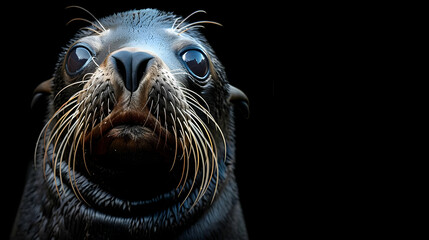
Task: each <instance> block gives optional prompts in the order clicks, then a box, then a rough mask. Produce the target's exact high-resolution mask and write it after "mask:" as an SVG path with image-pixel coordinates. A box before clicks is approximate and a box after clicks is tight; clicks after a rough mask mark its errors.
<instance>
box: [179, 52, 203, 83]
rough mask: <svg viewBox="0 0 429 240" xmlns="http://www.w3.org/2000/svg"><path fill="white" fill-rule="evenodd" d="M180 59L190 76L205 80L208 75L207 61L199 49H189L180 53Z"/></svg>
mask: <svg viewBox="0 0 429 240" xmlns="http://www.w3.org/2000/svg"><path fill="white" fill-rule="evenodd" d="M182 60H183V62H184V63H185V66H186V68H187V69H188V71H189V72H190V73H191V75H192V76H194V77H196V78H197V79H199V80H205V79H206V78H207V77H208V75H209V62H208V59H207V57H206V55H205V54H204V53H203V52H201V51H200V50H196V49H191V50H187V51H185V52H184V53H182Z"/></svg>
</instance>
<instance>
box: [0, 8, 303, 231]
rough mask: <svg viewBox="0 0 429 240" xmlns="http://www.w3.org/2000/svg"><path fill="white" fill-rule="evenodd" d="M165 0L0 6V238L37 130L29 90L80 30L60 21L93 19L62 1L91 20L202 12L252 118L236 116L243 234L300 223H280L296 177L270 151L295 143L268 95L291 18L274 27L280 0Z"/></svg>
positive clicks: (288, 213)
mask: <svg viewBox="0 0 429 240" xmlns="http://www.w3.org/2000/svg"><path fill="white" fill-rule="evenodd" d="M167 2H168V3H162V1H157V2H154V1H152V2H150V1H124V0H122V1H117V2H115V1H99V2H97V1H91V2H90V1H67V2H60V1H50V2H49V3H48V4H46V3H42V2H39V1H37V2H36V1H35V2H31V3H22V5H21V4H20V3H13V4H11V5H8V7H6V6H4V9H3V15H4V16H3V17H2V22H3V25H2V28H3V29H2V30H1V31H2V35H1V38H2V46H1V47H2V58H3V60H6V62H7V63H6V65H5V64H4V63H2V65H3V67H2V68H3V71H4V72H7V73H9V74H7V75H3V76H2V79H3V80H2V89H3V93H2V99H1V102H2V109H1V112H2V113H1V118H2V127H3V130H2V134H1V136H2V139H4V140H6V141H2V143H1V144H2V145H1V148H2V153H3V154H2V157H1V161H2V164H1V169H2V173H4V174H7V177H5V176H2V183H1V194H2V201H4V202H5V203H3V202H2V204H1V208H3V210H2V217H1V219H2V224H1V225H2V232H1V234H2V236H1V237H0V238H1V239H7V236H8V234H9V232H10V228H11V226H12V223H13V219H14V216H15V212H16V209H17V207H18V204H19V201H20V197H21V194H22V190H23V186H24V181H25V175H26V169H27V165H28V164H29V163H30V162H32V160H33V151H34V145H35V141H36V137H37V134H38V133H39V131H40V129H39V127H40V124H39V123H40V118H39V115H38V114H37V113H36V114H35V113H34V112H32V111H31V109H30V102H31V99H32V91H33V90H34V88H35V87H36V86H37V85H38V84H39V83H40V82H42V81H44V80H47V79H49V78H50V77H51V76H52V74H53V70H54V67H55V64H56V62H57V56H58V54H59V53H60V52H61V48H62V47H64V46H65V45H66V43H67V42H68V40H69V39H70V37H71V36H72V35H73V34H74V33H75V31H76V30H77V29H78V28H80V27H82V26H83V25H82V24H81V23H78V22H75V23H72V24H70V25H68V26H66V23H67V22H68V21H69V20H71V19H73V18H75V17H82V18H86V19H89V20H92V19H91V17H90V16H89V15H88V14H86V13H85V12H83V11H80V10H77V9H65V7H66V6H70V5H79V6H82V7H84V8H86V9H88V10H89V11H90V12H91V13H93V14H94V15H95V16H96V17H98V18H101V17H103V16H107V15H110V14H112V13H115V12H120V11H127V10H130V9H142V8H158V9H160V10H165V11H172V12H174V13H176V14H178V15H182V16H187V15H188V14H190V13H192V12H194V11H195V10H199V9H202V10H205V11H207V13H208V14H207V15H204V14H201V15H199V16H198V15H197V16H195V19H197V20H212V21H216V22H219V23H221V24H222V25H223V27H218V26H215V25H207V26H206V28H205V29H203V30H202V32H203V34H204V35H206V37H207V39H208V41H209V42H210V43H211V45H212V47H213V49H214V50H215V52H216V54H217V56H218V58H219V59H220V61H221V62H222V63H223V65H224V66H225V68H226V72H227V76H228V79H229V81H230V83H231V84H232V85H234V86H236V87H238V88H239V89H241V90H242V91H243V92H245V93H246V94H247V96H248V97H249V99H250V118H249V119H247V120H246V119H244V118H243V117H242V116H241V115H240V114H236V135H237V137H236V139H237V146H236V147H237V150H236V159H237V164H236V175H237V181H238V184H239V188H240V198H241V203H242V207H243V212H244V215H245V219H246V224H247V229H248V232H249V236H250V238H252V239H258V238H260V236H261V234H263V235H271V236H276V235H275V232H277V231H279V230H280V232H284V233H286V232H288V231H295V230H293V228H294V227H293V225H296V224H297V223H296V221H298V222H299V221H301V220H300V219H297V220H296V221H295V220H293V221H292V222H293V223H292V227H291V224H290V221H288V223H287V222H286V220H285V219H286V218H289V219H290V216H291V215H292V216H295V217H296V216H297V214H296V212H297V210H296V207H294V206H290V204H289V203H290V200H289V199H291V198H292V199H293V198H294V196H293V195H296V193H297V191H296V189H295V188H296V187H294V184H296V183H297V181H298V180H292V178H291V177H289V175H290V173H291V172H293V169H292V170H291V169H286V168H284V167H283V166H284V165H283V163H284V162H286V161H288V158H287V157H285V156H286V155H284V154H283V155H280V156H279V155H276V157H275V152H277V151H276V149H277V148H278V147H279V146H280V145H282V147H281V151H283V152H284V151H288V150H289V149H290V151H296V149H293V148H294V146H291V145H289V146H287V145H285V144H282V143H283V141H284V140H283V139H284V134H285V132H286V134H287V132H288V131H289V133H290V132H291V131H295V130H293V129H292V130H290V128H289V129H288V128H287V119H288V118H289V117H290V116H289V115H288V114H287V112H288V111H291V109H287V108H286V107H284V106H283V107H282V106H280V108H279V107H275V106H277V104H278V103H276V102H275V94H276V95H278V94H279V92H283V91H279V90H278V89H275V88H279V87H280V86H278V85H277V82H276V85H274V81H275V78H274V73H276V71H279V70H278V69H280V72H285V71H287V70H288V68H289V67H287V66H285V65H282V67H281V68H276V65H277V64H280V63H283V58H282V57H284V52H283V48H284V49H286V47H287V44H286V42H287V39H288V38H289V37H290V35H288V34H287V33H288V32H289V30H288V29H287V26H288V25H289V24H285V25H283V24H280V25H279V24H278V23H279V22H280V23H283V22H286V21H287V20H285V19H283V18H285V17H286V16H285V15H282V14H274V12H273V9H276V8H277V7H279V6H276V5H271V4H270V3H268V2H266V3H265V4H262V3H261V2H259V3H251V2H246V4H234V3H233V2H232V1H230V2H216V1H204V2H202V1H201V2H199V3H193V2H189V1H167ZM9 11H10V13H9ZM274 16H276V17H274ZM278 26H281V28H278ZM289 26H290V25H289ZM269 28H276V31H275V32H274V33H273V31H271V30H270V29H269ZM277 42H281V43H282V44H280V45H279V44H277ZM274 69H277V70H275V71H274ZM277 78H278V76H277ZM280 79H281V78H280ZM276 81H277V80H276ZM275 108H276V110H274V109H275ZM283 113H286V115H283ZM284 129H288V130H286V131H285V130H284ZM293 174H295V175H296V173H292V175H293ZM297 201H299V200H294V201H293V202H295V203H296V202H297ZM298 211H299V210H298ZM294 222H295V223H294ZM298 224H299V223H298ZM3 228H4V229H3Z"/></svg>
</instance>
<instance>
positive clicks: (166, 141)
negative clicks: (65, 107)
mask: <svg viewBox="0 0 429 240" xmlns="http://www.w3.org/2000/svg"><path fill="white" fill-rule="evenodd" d="M84 141H85V144H87V145H89V147H90V149H92V154H93V155H96V156H102V155H106V154H107V155H110V154H126V155H127V154H128V153H130V154H131V155H135V154H137V153H140V152H158V153H159V154H160V155H163V156H164V157H165V158H168V157H172V156H171V155H172V153H171V151H173V150H175V151H177V150H178V149H177V146H178V142H177V141H178V140H177V138H175V137H174V136H173V134H172V133H171V132H169V130H167V129H166V128H164V127H163V126H162V125H161V123H160V122H159V121H158V120H156V119H155V118H154V117H153V116H152V115H151V114H147V113H146V114H145V113H142V112H137V111H114V112H112V113H111V114H110V115H109V116H107V117H106V118H105V119H103V120H102V121H101V122H100V123H99V124H98V125H97V126H95V127H94V128H93V129H92V130H91V132H90V133H89V134H87V135H86V137H85V140H84ZM176 155H177V152H176ZM131 159H133V160H135V158H131ZM142 160H149V159H142Z"/></svg>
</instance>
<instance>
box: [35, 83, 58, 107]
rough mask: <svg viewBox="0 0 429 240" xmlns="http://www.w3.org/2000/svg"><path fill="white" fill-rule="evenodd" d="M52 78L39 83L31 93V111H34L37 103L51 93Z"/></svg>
mask: <svg viewBox="0 0 429 240" xmlns="http://www.w3.org/2000/svg"><path fill="white" fill-rule="evenodd" d="M53 80H54V78H51V79H48V80H46V81H44V82H42V83H40V84H39V85H38V86H37V87H36V89H34V92H33V99H32V100H31V109H34V108H35V107H36V105H38V104H39V102H40V101H41V100H42V99H44V98H46V97H47V96H49V95H50V94H51V93H52V82H53Z"/></svg>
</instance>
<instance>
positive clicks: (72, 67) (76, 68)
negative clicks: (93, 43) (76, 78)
mask: <svg viewBox="0 0 429 240" xmlns="http://www.w3.org/2000/svg"><path fill="white" fill-rule="evenodd" d="M91 59H92V52H91V51H90V50H89V49H88V48H87V47H84V46H75V47H74V48H73V49H71V50H70V51H69V53H68V55H67V59H66V71H67V73H68V74H69V75H76V74H78V73H80V72H81V71H82V70H83V69H84V68H85V67H86V66H87V65H88V63H89V62H90V61H91Z"/></svg>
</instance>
